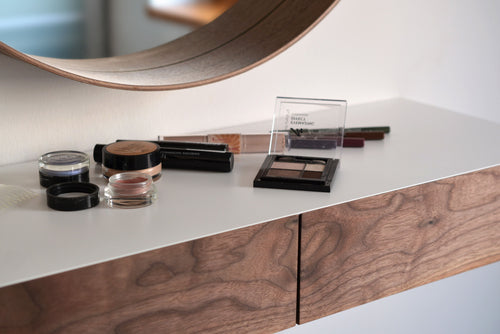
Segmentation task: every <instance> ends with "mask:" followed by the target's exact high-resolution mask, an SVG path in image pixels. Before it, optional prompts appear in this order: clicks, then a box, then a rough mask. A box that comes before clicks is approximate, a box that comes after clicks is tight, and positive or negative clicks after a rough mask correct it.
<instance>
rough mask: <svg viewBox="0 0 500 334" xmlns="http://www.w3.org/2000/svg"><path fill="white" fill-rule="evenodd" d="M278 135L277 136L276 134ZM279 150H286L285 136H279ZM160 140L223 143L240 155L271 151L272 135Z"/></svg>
mask: <svg viewBox="0 0 500 334" xmlns="http://www.w3.org/2000/svg"><path fill="white" fill-rule="evenodd" d="M275 135H276V134H275ZM277 136H278V137H277V142H276V143H277V146H278V147H277V150H280V151H284V150H285V134H284V133H280V134H277ZM158 139H160V140H166V141H169V142H172V141H183V142H202V143H212V144H214V143H223V144H227V145H228V149H229V151H230V152H233V153H235V154H239V153H267V152H268V151H269V142H270V140H271V134H267V133H264V134H240V133H224V134H208V135H194V136H158Z"/></svg>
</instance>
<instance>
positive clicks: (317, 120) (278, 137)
mask: <svg viewBox="0 0 500 334" xmlns="http://www.w3.org/2000/svg"><path fill="white" fill-rule="evenodd" d="M346 111H347V102H346V101H345V100H331V99H310V98H293V97H277V98H276V107H275V112H274V117H273V126H272V132H271V141H270V145H269V154H284V155H293V156H309V157H325V158H332V159H340V155H341V151H342V143H343V138H344V126H345V117H346ZM283 134H284V135H285V142H286V143H285V149H284V150H283V145H282V141H283Z"/></svg>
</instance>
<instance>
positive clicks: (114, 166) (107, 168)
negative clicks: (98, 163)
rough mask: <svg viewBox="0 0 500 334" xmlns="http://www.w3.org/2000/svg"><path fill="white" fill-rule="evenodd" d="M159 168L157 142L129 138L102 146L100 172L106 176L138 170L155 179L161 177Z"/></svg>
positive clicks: (159, 158)
mask: <svg viewBox="0 0 500 334" xmlns="http://www.w3.org/2000/svg"><path fill="white" fill-rule="evenodd" d="M161 168H162V165H161V154H160V146H159V145H158V144H155V143H152V142H148V141H139V140H129V141H120V142H115V143H112V144H109V145H106V146H104V147H103V148H102V173H103V175H104V177H106V178H110V177H111V176H113V175H114V174H118V173H123V172H140V173H145V174H149V175H150V176H151V177H152V179H153V181H156V180H158V179H159V178H160V177H161Z"/></svg>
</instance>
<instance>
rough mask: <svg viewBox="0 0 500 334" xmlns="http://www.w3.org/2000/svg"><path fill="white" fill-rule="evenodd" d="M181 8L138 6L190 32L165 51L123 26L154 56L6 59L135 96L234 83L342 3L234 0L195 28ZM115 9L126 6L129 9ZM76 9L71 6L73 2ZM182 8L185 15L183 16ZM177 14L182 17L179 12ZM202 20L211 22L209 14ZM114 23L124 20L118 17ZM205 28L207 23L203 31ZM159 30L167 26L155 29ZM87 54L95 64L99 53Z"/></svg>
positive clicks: (5, 48) (3, 47)
mask: <svg viewBox="0 0 500 334" xmlns="http://www.w3.org/2000/svg"><path fill="white" fill-rule="evenodd" d="M75 1H76V0H75ZM87 1H88V0H87ZM175 1H180V2H178V3H177V4H176V5H175V6H174V5H172V0H170V1H169V2H170V5H169V6H166V5H165V2H166V1H144V0H143V1H134V2H133V3H134V4H136V5H140V6H141V10H144V11H145V13H146V14H147V15H148V16H149V17H150V18H151V19H152V20H163V21H169V22H170V23H172V22H174V21H175V20H177V21H175V24H177V25H178V26H181V25H183V27H184V28H183V29H184V30H183V29H180V30H179V31H178V32H179V35H182V36H181V37H178V36H177V35H176V36H174V37H173V38H170V39H173V40H172V41H170V42H168V43H166V44H162V45H160V46H157V47H153V48H149V45H142V44H141V43H142V42H144V41H147V42H152V43H153V45H154V44H158V43H162V42H165V41H166V40H168V39H169V38H166V37H165V36H161V34H159V37H158V36H157V35H155V34H156V33H155V32H154V31H153V30H152V29H146V33H145V34H142V35H141V34H139V33H138V30H139V28H130V27H132V26H133V25H132V24H131V22H130V20H128V22H122V25H124V26H125V27H129V32H128V33H126V35H131V36H135V37H134V38H135V39H136V40H137V39H139V40H140V41H141V43H135V44H137V45H141V46H140V48H148V49H147V50H145V51H138V52H134V51H135V50H133V49H132V50H131V49H126V48H123V50H122V51H120V52H117V53H116V54H118V55H116V56H111V57H104V58H92V59H70V58H69V56H66V57H64V58H62V57H61V58H53V57H46V56H40V55H32V54H26V53H23V52H21V51H19V50H17V49H16V48H15V47H12V46H9V45H8V43H7V44H6V43H0V52H2V53H4V54H7V55H10V56H13V57H16V58H18V59H21V60H23V61H25V62H28V63H30V64H32V65H35V66H38V67H40V68H42V69H44V70H48V71H50V72H53V73H56V74H59V75H62V76H65V77H67V78H71V79H74V80H78V81H81V82H85V83H89V84H94V85H100V86H105V87H111V88H121V89H132V90H167V89H177V88H187V87H193V86H197V85H202V84H206V83H210V82H214V81H217V80H221V79H224V78H227V77H230V76H233V75H236V74H238V73H241V72H244V71H246V70H248V69H250V68H252V67H255V66H257V65H258V64H260V63H262V62H264V61H266V60H267V59H269V58H271V57H273V56H275V55H276V54H278V53H279V52H281V51H283V50H284V49H286V48H287V47H289V46H290V45H292V44H293V43H294V42H295V41H297V40H298V39H299V38H300V37H302V36H303V35H304V34H305V33H306V32H307V31H308V30H309V29H311V28H312V27H313V26H314V25H315V24H316V23H317V22H318V21H319V20H321V18H323V17H324V16H325V15H326V14H327V13H328V12H329V10H330V9H332V8H333V7H334V5H335V4H336V3H337V2H338V0H316V1H309V0H238V1H236V0H228V1H227V2H224V5H223V6H219V9H218V10H219V13H218V14H212V16H211V17H210V16H207V17H208V18H204V19H203V20H205V21H202V20H201V19H200V20H198V21H195V19H193V17H194V15H191V16H189V15H187V18H186V15H185V14H186V12H188V13H191V14H193V10H192V7H191V8H190V10H187V11H186V10H185V9H186V5H187V4H188V2H189V3H190V5H193V1H195V0H189V1H188V0H174V2H175ZM198 1H201V2H202V3H203V5H204V6H206V5H207V4H209V3H212V4H214V3H216V2H219V0H198ZM48 2H50V1H48ZM115 2H116V3H122V4H124V3H127V2H129V1H123V0H120V1H115ZM70 3H71V1H69V2H67V4H70ZM90 3H94V5H97V4H99V5H101V4H102V1H99V0H95V1H90V2H89V4H90ZM104 3H107V5H108V6H109V5H110V4H113V3H114V1H113V0H107V1H104ZM219 4H220V2H219ZM198 5H199V3H198ZM142 6H146V7H145V8H144V7H142ZM224 6H225V7H224ZM90 7H92V6H90ZM187 7H189V6H187ZM98 8H100V9H101V10H97V11H94V13H100V14H101V16H102V15H103V13H106V10H107V9H106V7H98ZM102 8H104V9H102ZM182 8H183V9H184V12H183V13H182V10H179V9H182ZM167 9H168V10H167ZM173 9H177V12H176V11H175V10H173ZM85 10H89V7H88V6H86V9H85ZM108 10H109V8H108ZM202 12H204V13H205V14H206V13H207V10H203V11H202ZM220 13H222V14H221V15H220ZM106 15H109V14H106ZM112 15H117V17H126V16H125V15H120V14H112ZM183 15H184V17H182V16H183ZM94 16H99V15H97V14H95V15H94ZM199 17H200V16H198V19H199ZM214 17H215V19H214ZM117 21H119V20H117ZM100 22H103V23H102V24H103V25H106V24H108V23H105V22H106V20H100ZM206 22H208V23H207V24H205V23H206ZM153 24H164V23H160V22H158V21H157V22H155V23H153ZM97 26H98V24H96V25H95V26H93V25H90V26H89V27H90V28H95V29H97V28H96V27H97ZM113 29H114V28H113ZM184 33H187V34H184ZM111 34H112V33H111ZM87 35H88V34H87ZM108 35H109V34H108ZM105 36H106V35H105ZM134 38H133V39H134ZM104 39H106V38H104ZM87 44H88V42H87ZM101 45H102V43H101ZM115 45H117V44H116V43H115ZM121 45H123V43H122V44H121ZM104 48H107V47H104ZM108 48H109V47H108ZM115 49H117V48H116V47H115ZM115 51H116V50H115ZM130 52H133V53H130ZM87 53H90V54H91V57H92V56H93V55H94V57H95V54H97V51H95V50H94V51H92V52H87ZM123 53H125V54H124V55H123Z"/></svg>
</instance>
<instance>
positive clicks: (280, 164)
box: [271, 161, 305, 170]
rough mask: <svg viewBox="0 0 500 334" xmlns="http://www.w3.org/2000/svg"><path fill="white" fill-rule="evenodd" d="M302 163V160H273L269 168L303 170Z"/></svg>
mask: <svg viewBox="0 0 500 334" xmlns="http://www.w3.org/2000/svg"><path fill="white" fill-rule="evenodd" d="M304 165H305V163H302V162H288V161H275V162H273V164H272V166H271V168H273V169H274V168H276V169H294V170H303V169H304Z"/></svg>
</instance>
